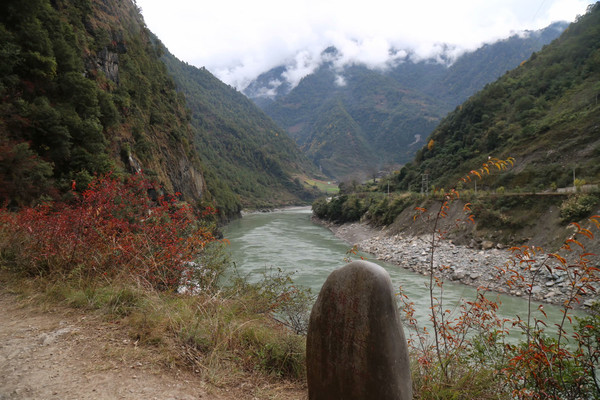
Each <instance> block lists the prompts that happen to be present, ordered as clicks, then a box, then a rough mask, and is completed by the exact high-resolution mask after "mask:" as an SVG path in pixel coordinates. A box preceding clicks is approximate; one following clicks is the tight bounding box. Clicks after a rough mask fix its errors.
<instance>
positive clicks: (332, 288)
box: [306, 261, 412, 400]
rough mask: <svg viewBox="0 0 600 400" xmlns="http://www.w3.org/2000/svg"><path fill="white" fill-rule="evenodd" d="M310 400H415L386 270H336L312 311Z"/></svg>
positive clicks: (353, 266) (368, 266) (362, 266)
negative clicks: (413, 399)
mask: <svg viewBox="0 0 600 400" xmlns="http://www.w3.org/2000/svg"><path fill="white" fill-rule="evenodd" d="M306 368H307V380H308V398H309V400H359V399H360V400H367V399H368V400H388V399H389V400H392V399H393V400H411V399H412V381H411V377H410V362H409V358H408V345H407V343H406V338H405V336H404V330H403V329H402V324H401V321H400V316H399V314H398V307H397V305H396V299H395V297H394V291H393V288H392V282H391V280H390V276H389V274H388V273H387V271H386V270H385V269H383V268H382V267H380V266H378V265H376V264H373V263H371V262H367V261H355V262H352V263H350V264H348V265H346V266H344V267H342V268H339V269H337V270H335V271H333V272H332V273H331V274H330V275H329V277H328V278H327V280H326V281H325V284H324V285H323V288H322V289H321V292H320V293H319V297H318V298H317V302H316V303H315V305H314V306H313V309H312V312H311V315H310V322H309V327H308V337H307V343H306Z"/></svg>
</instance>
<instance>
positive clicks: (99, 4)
mask: <svg viewBox="0 0 600 400" xmlns="http://www.w3.org/2000/svg"><path fill="white" fill-rule="evenodd" d="M139 11H140V10H139V9H138V8H137V7H136V6H135V4H134V2H132V1H130V0H127V1H116V0H57V1H50V0H32V1H27V2H23V1H20V0H19V1H17V0H7V1H3V2H2V4H1V5H0V150H1V151H0V154H1V155H0V201H1V202H3V203H4V202H9V203H10V204H11V205H12V206H21V205H28V204H32V203H34V202H36V201H38V200H39V199H40V198H42V197H43V198H59V197H61V196H62V195H63V194H64V193H67V192H68V191H69V190H71V188H72V182H73V181H76V182H77V189H79V190H81V189H84V188H85V187H86V186H87V184H88V183H89V182H90V181H91V179H92V177H93V176H94V175H96V174H105V173H108V172H112V173H114V174H116V175H119V176H120V175H126V174H129V173H134V172H140V171H143V172H144V174H145V175H146V176H147V177H148V178H150V180H152V181H153V182H154V183H155V185H156V187H162V191H163V192H165V193H171V194H174V193H181V194H182V198H183V199H185V200H187V201H190V202H191V203H193V204H195V205H200V204H211V205H213V206H216V208H218V209H219V211H220V214H221V216H222V217H229V216H232V215H236V214H239V212H240V210H241V209H242V207H273V206H280V205H285V204H298V203H301V202H306V201H307V200H311V199H312V198H313V197H314V192H313V189H312V188H307V187H306V186H307V185H304V184H302V182H304V179H302V178H303V177H305V176H307V175H311V176H314V175H316V174H317V172H316V168H315V167H314V165H312V163H311V162H310V161H308V159H306V158H305V157H304V156H303V155H301V154H300V152H299V150H298V148H297V146H296V145H295V143H294V142H293V141H292V140H291V139H290V138H289V137H288V136H287V135H286V134H285V132H284V131H283V130H281V128H279V127H277V126H276V125H275V124H274V123H273V121H272V120H271V119H270V118H268V117H267V116H266V115H265V114H264V113H263V112H262V111H261V110H260V109H259V108H258V107H256V106H255V105H254V104H253V103H252V102H251V101H249V100H248V99H247V98H246V97H245V96H243V95H242V94H240V93H238V92H236V91H235V90H234V89H233V88H230V87H228V86H226V85H225V84H223V83H222V82H220V81H219V80H217V79H216V78H215V77H214V76H212V75H211V74H210V73H209V72H208V71H206V70H204V69H197V68H195V67H192V66H190V65H187V64H184V63H182V62H180V61H179V60H177V59H175V58H174V57H173V56H172V55H170V54H169V53H168V52H167V51H166V49H165V48H164V46H163V45H162V44H161V43H160V41H159V40H158V39H156V38H155V37H154V36H153V35H152V34H151V33H150V32H149V30H148V29H147V28H146V26H145V24H144V21H143V19H142V16H141V14H140V12H139ZM161 57H162V60H163V61H164V63H163V61H161ZM165 64H166V66H165ZM167 66H168V68H169V71H167ZM171 74H172V75H173V76H171ZM174 79H175V81H176V82H177V85H176V83H175V81H174ZM178 88H179V89H178ZM178 90H183V92H182V93H178ZM48 196H49V197H48Z"/></svg>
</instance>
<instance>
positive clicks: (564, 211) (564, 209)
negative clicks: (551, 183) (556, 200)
mask: <svg viewBox="0 0 600 400" xmlns="http://www.w3.org/2000/svg"><path fill="white" fill-rule="evenodd" d="M597 204H598V197H596V196H594V195H591V194H584V195H581V194H577V195H574V196H570V197H569V198H568V199H567V200H565V201H564V202H563V203H562V205H561V206H560V219H561V221H562V222H563V223H569V222H576V221H580V220H581V219H583V218H585V217H587V216H589V215H590V214H591V213H592V211H593V210H594V207H595V206H596V205H597Z"/></svg>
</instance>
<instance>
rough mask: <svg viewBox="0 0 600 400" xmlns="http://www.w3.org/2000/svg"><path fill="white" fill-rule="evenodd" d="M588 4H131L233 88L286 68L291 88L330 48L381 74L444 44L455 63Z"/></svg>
mask: <svg viewBox="0 0 600 400" xmlns="http://www.w3.org/2000/svg"><path fill="white" fill-rule="evenodd" d="M592 2H593V1H590V0H454V1H452V0H429V1H423V0H411V1H406V0H395V1H392V0H363V1H356V0H295V1H293V2H292V1H289V0H204V1H202V0H136V3H137V5H138V6H139V7H140V8H141V9H142V14H143V15H144V19H145V21H146V25H147V26H148V28H150V30H151V31H153V32H154V33H155V34H156V35H157V36H158V37H159V38H160V40H161V41H162V42H163V43H164V44H165V46H166V47H167V48H168V49H169V51H171V52H172V53H173V54H175V56H177V57H178V58H179V59H181V60H183V61H186V62H188V63H190V64H192V65H195V66H197V67H202V66H204V67H206V68H207V69H208V70H209V71H211V72H212V73H213V74H215V75H216V76H217V77H218V78H219V79H221V80H222V81H224V82H226V83H228V84H230V85H232V86H235V87H237V88H238V89H243V88H244V87H245V86H247V85H248V83H249V82H250V81H251V80H252V79H254V78H256V77H257V76H258V75H259V74H260V73H262V72H265V71H267V70H269V69H271V68H273V67H275V66H278V65H281V64H287V65H290V66H292V68H290V71H289V72H288V74H287V79H288V80H289V81H290V82H291V83H292V84H295V83H297V82H298V80H299V79H300V78H302V76H304V75H306V74H308V73H310V72H312V70H313V69H314V68H316V66H318V64H319V62H320V54H321V52H322V51H323V50H324V49H325V48H326V47H328V46H331V45H334V46H335V47H337V48H338V49H339V50H340V52H341V54H342V59H341V61H340V62H346V63H351V62H360V63H365V64H367V65H368V66H370V67H372V68H384V67H385V66H386V65H388V64H387V63H389V62H390V57H391V56H390V49H395V50H409V51H410V52H411V53H412V54H413V57H415V58H418V57H421V58H428V57H431V56H435V55H436V54H437V53H439V51H440V48H441V47H442V44H449V45H450V46H451V49H452V50H451V53H452V54H454V55H457V54H459V53H460V52H462V51H464V50H474V49H476V48H477V47H479V46H480V45H481V44H483V43H490V42H493V41H495V40H498V39H502V38H505V37H508V36H510V35H511V34H514V33H517V32H519V31H523V30H536V29H540V28H544V27H546V26H548V25H549V24H550V23H552V22H556V21H568V22H572V21H573V20H574V19H575V18H576V16H577V15H581V14H583V13H585V10H586V8H587V6H588V4H590V3H592ZM400 54H404V53H402V52H401V53H400ZM395 56H396V57H397V56H398V54H396V55H395Z"/></svg>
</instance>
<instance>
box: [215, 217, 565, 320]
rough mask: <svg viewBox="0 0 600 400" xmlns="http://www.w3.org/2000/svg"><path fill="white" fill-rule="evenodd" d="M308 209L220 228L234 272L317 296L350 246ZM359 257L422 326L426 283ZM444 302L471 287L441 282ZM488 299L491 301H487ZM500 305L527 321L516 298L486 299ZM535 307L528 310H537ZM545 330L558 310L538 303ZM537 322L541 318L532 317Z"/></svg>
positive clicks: (470, 294)
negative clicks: (379, 270) (275, 277)
mask: <svg viewBox="0 0 600 400" xmlns="http://www.w3.org/2000/svg"><path fill="white" fill-rule="evenodd" d="M310 217H311V210H310V208H307V207H302V208H291V209H286V210H282V211H275V212H269V213H253V214H248V215H245V216H244V217H243V218H241V219H238V220H235V221H233V222H231V223H230V224H229V225H227V226H226V227H225V228H224V232H223V233H224V236H225V237H226V238H227V239H228V240H229V241H230V243H231V244H230V246H229V251H230V254H231V257H232V261H233V262H235V264H236V267H237V270H238V272H239V273H241V274H242V275H243V276H246V277H247V278H248V279H249V280H250V281H254V282H256V281H258V280H260V279H261V278H262V277H263V276H264V273H265V272H268V271H269V269H272V268H273V269H277V268H280V269H281V270H282V271H285V272H288V273H293V276H292V278H293V280H294V282H295V283H296V284H298V285H302V286H304V287H309V288H311V290H312V291H313V293H315V294H317V293H318V292H319V290H320V289H321V286H322V285H323V283H324V282H325V279H327V276H328V275H329V274H330V273H331V272H332V271H333V270H334V269H336V268H338V267H341V266H343V265H344V264H345V262H344V258H345V257H347V254H346V252H347V251H348V250H349V249H350V245H348V244H347V243H346V242H344V241H342V240H341V239H338V238H337V237H335V236H334V235H333V234H332V233H331V231H329V230H328V229H327V228H325V227H322V226H320V225H317V224H315V223H314V222H312V221H311V218H310ZM359 256H363V257H364V258H365V259H366V260H368V261H371V262H374V263H376V264H379V265H381V266H382V267H384V268H385V269H386V270H387V271H388V273H389V274H390V277H391V279H392V284H393V285H394V288H395V289H399V288H400V287H402V289H403V291H404V292H405V293H406V294H407V295H408V296H409V298H410V300H411V301H412V302H414V303H415V309H416V315H415V317H416V318H417V320H418V321H419V323H420V324H423V325H428V320H429V317H428V312H429V308H430V304H429V289H428V288H427V285H428V284H429V278H428V277H426V276H423V275H420V274H417V273H414V272H412V271H409V270H406V269H403V268H401V267H398V266H395V265H392V264H387V263H384V262H380V261H378V260H376V259H374V257H372V256H371V255H369V254H364V253H362V254H361V253H359V255H358V256H356V255H352V256H351V257H352V258H353V259H358V258H359ZM443 287H444V303H445V305H447V306H448V307H449V308H452V307H453V306H454V307H455V306H456V304H458V302H459V300H460V299H467V300H473V299H475V296H476V291H475V289H474V288H472V287H470V286H466V285H461V284H455V283H452V282H444V286H443ZM491 296H493V297H491ZM488 297H491V298H496V297H497V299H498V300H499V301H500V303H501V306H500V309H499V313H498V314H499V316H500V317H501V318H514V317H515V316H516V315H519V316H520V317H521V318H523V319H525V318H526V317H527V301H526V300H525V299H522V298H518V297H512V296H506V295H499V294H498V295H497V294H489V295H488ZM537 306H538V304H537V303H536V304H535V306H534V307H532V308H537ZM544 311H545V312H546V313H547V314H548V317H549V321H548V322H547V324H548V326H549V327H552V326H553V325H554V323H558V322H560V320H561V318H562V313H561V312H560V310H559V308H558V307H556V306H552V305H549V304H544ZM538 317H540V318H541V314H538Z"/></svg>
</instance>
